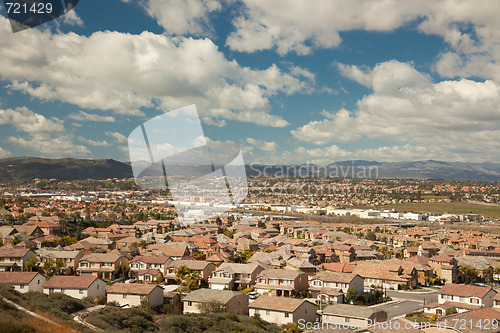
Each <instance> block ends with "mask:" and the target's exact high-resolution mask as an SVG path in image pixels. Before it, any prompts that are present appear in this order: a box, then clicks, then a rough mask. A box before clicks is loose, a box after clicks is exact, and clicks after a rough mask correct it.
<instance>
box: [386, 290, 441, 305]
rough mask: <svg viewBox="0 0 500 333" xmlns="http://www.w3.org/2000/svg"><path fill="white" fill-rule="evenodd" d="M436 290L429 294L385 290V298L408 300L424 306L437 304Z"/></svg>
mask: <svg viewBox="0 0 500 333" xmlns="http://www.w3.org/2000/svg"><path fill="white" fill-rule="evenodd" d="M437 292H438V291H437V290H433V291H430V292H414V291H408V292H405V291H399V290H387V291H386V293H387V296H389V297H391V298H392V299H401V300H410V301H416V302H421V303H424V301H425V304H429V303H434V302H437Z"/></svg>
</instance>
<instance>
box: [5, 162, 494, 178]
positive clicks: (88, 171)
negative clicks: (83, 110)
mask: <svg viewBox="0 0 500 333" xmlns="http://www.w3.org/2000/svg"><path fill="white" fill-rule="evenodd" d="M196 168H197V166H194V169H196ZM246 171H247V175H248V176H250V177H256V176H262V175H264V174H266V175H268V176H270V175H276V176H289V177H296V176H302V177H305V176H307V177H310V176H325V175H326V176H329V177H348V178H352V177H354V178H414V179H445V180H475V181H500V164H497V163H481V164H479V163H458V162H455V163H450V162H442V161H434V160H426V161H413V162H376V161H363V160H356V161H341V162H335V163H331V164H328V165H326V166H319V165H314V164H301V165H256V164H252V165H247V166H246ZM132 176H133V174H132V168H131V167H130V164H128V163H123V162H119V161H115V160H112V159H102V160H88V159H74V158H63V159H45V158H38V157H10V158H4V159H0V183H10V182H16V181H27V180H31V179H35V178H40V179H58V180H79V179H107V178H129V177H132Z"/></svg>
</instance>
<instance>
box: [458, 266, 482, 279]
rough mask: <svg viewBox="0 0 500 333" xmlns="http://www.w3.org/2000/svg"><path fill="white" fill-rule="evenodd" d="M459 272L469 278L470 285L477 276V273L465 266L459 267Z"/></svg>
mask: <svg viewBox="0 0 500 333" xmlns="http://www.w3.org/2000/svg"><path fill="white" fill-rule="evenodd" d="M460 272H462V273H463V274H464V275H465V276H466V277H468V278H469V280H470V283H472V282H473V281H474V280H475V279H476V278H477V276H478V272H477V271H476V270H475V269H474V268H472V267H470V266H467V265H466V266H462V267H460Z"/></svg>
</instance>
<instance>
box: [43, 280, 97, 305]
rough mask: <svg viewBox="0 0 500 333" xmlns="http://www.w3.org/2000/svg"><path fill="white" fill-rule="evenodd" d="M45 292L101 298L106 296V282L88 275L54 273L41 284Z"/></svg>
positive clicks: (74, 296) (80, 297)
mask: <svg viewBox="0 0 500 333" xmlns="http://www.w3.org/2000/svg"><path fill="white" fill-rule="evenodd" d="M43 292H44V293H45V294H48V295H50V294H53V293H63V294H65V295H68V296H70V297H73V298H78V299H83V298H87V297H90V298H91V299H92V300H94V299H99V300H100V301H102V300H103V298H104V296H106V283H105V282H104V281H103V280H101V279H99V278H97V277H95V276H90V275H85V276H64V275H55V276H53V277H52V278H50V279H49V280H48V281H47V282H46V283H45V284H44V285H43Z"/></svg>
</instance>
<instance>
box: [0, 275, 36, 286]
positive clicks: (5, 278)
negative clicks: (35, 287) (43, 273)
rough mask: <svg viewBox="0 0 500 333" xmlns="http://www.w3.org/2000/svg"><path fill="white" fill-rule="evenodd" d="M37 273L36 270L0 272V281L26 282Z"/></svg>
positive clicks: (9, 282) (11, 282)
mask: <svg viewBox="0 0 500 333" xmlns="http://www.w3.org/2000/svg"><path fill="white" fill-rule="evenodd" d="M37 275H38V273H37V272H0V283H7V284H27V283H30V282H31V280H33V279H34V278H35V276H37Z"/></svg>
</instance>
